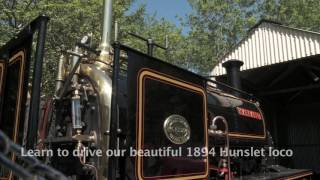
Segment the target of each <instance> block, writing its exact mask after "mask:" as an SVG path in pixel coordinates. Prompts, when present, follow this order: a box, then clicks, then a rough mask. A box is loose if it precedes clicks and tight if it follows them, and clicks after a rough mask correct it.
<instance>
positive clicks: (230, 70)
mask: <svg viewBox="0 0 320 180" xmlns="http://www.w3.org/2000/svg"><path fill="white" fill-rule="evenodd" d="M242 65H243V62H242V61H239V60H236V59H232V60H229V61H226V62H224V63H223V64H222V66H223V67H224V68H225V69H226V71H227V79H228V82H229V85H231V86H232V87H234V88H236V89H240V90H241V89H242V87H241V79H240V67H241V66H242ZM235 95H238V94H237V93H236V92H235Z"/></svg>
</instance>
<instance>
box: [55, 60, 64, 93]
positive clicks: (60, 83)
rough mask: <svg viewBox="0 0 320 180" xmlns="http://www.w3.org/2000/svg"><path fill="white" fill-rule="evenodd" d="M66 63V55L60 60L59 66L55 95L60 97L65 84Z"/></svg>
mask: <svg viewBox="0 0 320 180" xmlns="http://www.w3.org/2000/svg"><path fill="white" fill-rule="evenodd" d="M65 63H66V58H65V56H64V55H61V56H60V59H59V65H58V74H57V78H56V91H55V95H56V96H58V94H59V91H60V89H61V88H62V86H63V83H64V76H65V66H64V65H65Z"/></svg>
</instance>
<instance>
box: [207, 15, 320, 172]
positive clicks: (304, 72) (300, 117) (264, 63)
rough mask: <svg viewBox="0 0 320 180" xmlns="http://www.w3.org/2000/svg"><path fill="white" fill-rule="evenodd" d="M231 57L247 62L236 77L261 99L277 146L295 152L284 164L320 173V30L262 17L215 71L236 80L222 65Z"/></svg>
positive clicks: (219, 77)
mask: <svg viewBox="0 0 320 180" xmlns="http://www.w3.org/2000/svg"><path fill="white" fill-rule="evenodd" d="M232 60H240V61H242V62H243V65H242V66H241V68H240V69H241V71H240V72H239V73H238V74H237V75H236V76H237V77H236V79H239V80H240V82H241V88H242V90H245V91H247V92H249V93H252V94H254V95H255V96H256V97H257V98H258V99H259V100H260V103H261V107H262V110H263V111H264V113H265V116H266V123H267V128H268V129H269V131H270V133H271V135H272V136H273V140H274V143H275V146H276V147H277V148H285V149H292V150H293V152H294V155H293V156H292V157H285V158H279V164H282V165H285V166H289V167H291V168H302V169H303V168H305V169H306V168H308V169H309V168H310V169H313V170H314V172H315V173H316V174H320V33H319V32H312V31H306V30H302V29H296V28H291V27H288V26H284V25H282V24H280V23H276V22H271V21H261V22H259V23H258V24H257V25H256V26H254V27H253V28H252V29H251V30H250V31H249V32H248V34H247V36H246V37H245V38H244V39H242V40H241V41H240V42H239V43H238V44H237V45H236V46H235V47H234V48H232V49H231V50H230V51H229V52H228V53H226V54H225V55H224V56H223V57H221V58H220V60H219V64H217V65H216V67H215V68H214V69H213V70H212V72H211V75H212V76H213V77H214V78H215V79H216V80H218V81H222V82H226V83H229V82H232V80H230V78H229V77H230V76H229V75H228V76H227V74H226V69H225V68H224V67H223V64H227V63H226V62H229V61H232ZM229 64H230V63H229ZM231 85H232V84H231Z"/></svg>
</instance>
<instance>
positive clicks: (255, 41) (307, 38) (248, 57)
mask: <svg viewBox="0 0 320 180" xmlns="http://www.w3.org/2000/svg"><path fill="white" fill-rule="evenodd" d="M317 54H320V33H317V32H310V31H304V30H300V29H295V28H290V27H287V26H283V25H279V24H273V23H267V22H263V23H261V24H260V25H259V26H258V27H256V28H255V29H253V30H252V31H251V32H250V33H249V34H248V36H247V38H245V39H243V40H242V41H241V42H240V43H238V45H237V46H236V47H235V48H234V49H232V50H231V51H230V52H229V53H227V54H226V55H225V56H223V57H222V58H221V59H220V63H219V64H218V65H217V66H216V67H215V68H214V69H213V70H212V72H211V74H212V75H216V76H217V75H222V74H225V73H226V71H225V69H224V68H223V67H222V63H223V62H225V61H227V60H230V59H238V60H241V61H243V62H244V65H243V66H242V67H241V70H247V69H253V68H257V67H261V66H266V65H271V64H276V63H281V62H285V61H290V60H294V59H299V58H303V57H308V56H312V55H317Z"/></svg>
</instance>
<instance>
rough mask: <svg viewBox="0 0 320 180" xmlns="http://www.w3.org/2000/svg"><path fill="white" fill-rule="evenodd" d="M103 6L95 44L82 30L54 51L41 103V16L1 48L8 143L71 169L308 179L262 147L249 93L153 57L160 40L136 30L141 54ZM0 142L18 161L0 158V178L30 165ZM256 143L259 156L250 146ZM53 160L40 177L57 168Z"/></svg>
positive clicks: (96, 174)
mask: <svg viewBox="0 0 320 180" xmlns="http://www.w3.org/2000/svg"><path fill="white" fill-rule="evenodd" d="M104 11H105V12H104V23H103V35H102V43H101V45H100V47H99V48H98V50H96V49H95V48H92V47H91V46H90V44H91V43H90V35H87V36H84V37H83V38H82V39H81V41H80V42H79V43H77V44H76V47H75V48H74V49H73V50H68V51H65V52H64V53H62V55H61V57H60V60H59V65H58V67H57V69H58V74H57V78H56V89H55V96H54V97H53V98H50V99H49V100H47V101H45V102H44V103H43V108H42V110H41V113H39V111H40V104H39V103H40V81H41V65H42V59H43V53H44V40H45V29H46V22H47V20H48V19H47V18H46V17H43V16H41V17H39V18H38V19H37V20H35V21H33V22H32V23H31V24H30V25H28V26H27V27H26V28H25V29H24V30H23V31H22V32H21V33H20V34H19V35H18V36H17V38H16V39H14V40H12V41H10V42H9V43H8V44H7V45H5V46H4V47H2V48H1V50H0V53H1V54H2V57H1V61H0V75H1V76H0V80H1V81H0V82H1V83H0V95H1V98H0V99H1V101H0V102H1V103H0V115H1V119H0V124H1V126H0V128H1V131H3V132H4V133H5V134H6V135H7V136H9V137H10V138H11V140H12V141H13V143H18V144H22V146H23V147H24V148H26V149H31V150H32V149H33V150H48V149H50V150H52V152H54V153H53V154H52V155H51V156H44V157H40V158H41V160H42V161H43V163H44V164H46V166H49V167H47V169H50V168H55V169H56V170H58V171H59V172H61V173H62V174H63V176H66V177H70V178H72V179H98V180H105V179H109V180H116V179H123V180H131V179H138V180H142V179H172V180H183V179H230V180H231V179H311V175H312V172H311V171H309V170H296V169H289V168H285V167H282V166H278V165H276V161H275V160H274V157H273V156H266V155H261V153H262V152H264V153H265V154H267V153H269V151H271V150H272V149H270V147H272V146H273V144H272V137H271V136H270V134H269V133H268V131H267V129H266V125H265V119H264V116H263V112H262V110H261V109H260V107H259V103H258V101H257V100H255V98H254V97H252V96H251V95H249V94H248V93H245V92H243V91H241V90H239V89H237V88H234V87H231V86H229V85H226V84H223V83H220V82H217V81H213V80H210V79H207V78H204V77H202V76H199V75H197V74H194V73H192V72H189V71H187V70H184V69H181V68H179V67H177V66H174V65H172V64H169V63H167V62H165V61H162V60H160V59H157V58H155V57H153V56H152V52H153V48H157V47H158V48H163V49H165V47H163V46H161V45H159V44H156V43H154V42H153V41H151V40H150V39H144V38H142V37H139V36H136V37H139V38H140V39H142V40H146V42H147V47H148V54H145V53H142V52H140V51H138V50H136V49H133V48H131V47H128V46H126V45H124V44H121V43H120V42H118V41H117V38H115V41H114V42H113V43H111V37H110V35H111V24H112V23H111V22H112V16H111V14H112V13H111V12H112V1H111V0H106V1H105V6H104ZM117 29H118V28H117V25H115V34H116V35H117V34H118V33H117V31H118V30H117ZM35 31H38V36H39V37H38V39H37V50H36V53H35V55H34V58H35V60H34V61H31V49H32V48H31V44H32V41H31V40H32V36H33V33H34V32H35ZM30 62H33V63H34V64H33V66H32V69H33V70H32V72H33V75H32V83H31V81H30V79H29V78H28V77H29V71H30V69H28V67H29V66H30ZM29 81H30V82H29ZM29 83H30V84H32V87H31V89H29V90H28V84H29ZM226 90H227V91H231V92H233V93H227V91H226ZM1 137H2V136H1ZM6 141H7V140H6ZM8 142H9V141H8ZM4 144H6V143H4ZM7 146H8V145H6V147H7ZM0 147H1V149H0V150H1V154H0V155H1V157H2V158H8V159H11V161H12V162H15V163H17V164H20V165H21V167H20V166H19V168H17V167H16V165H15V164H8V163H7V164H5V165H1V168H0V170H1V171H0V173H1V174H0V176H1V179H14V178H15V176H22V175H25V174H23V173H22V174H21V173H19V172H21V171H24V170H28V169H29V170H32V171H31V172H33V173H35V172H36V170H35V169H34V166H32V165H30V164H25V163H21V162H20V161H21V159H22V160H23V158H21V157H20V155H21V154H19V153H17V151H14V152H13V153H11V154H10V153H8V151H9V150H10V147H11V146H8V147H9V148H7V149H6V151H2V150H3V148H2V144H1V143H0ZM11 149H12V148H11ZM61 151H62V152H61ZM258 151H259V152H261V153H260V156H254V155H252V153H251V152H258ZM5 152H6V153H5ZM64 152H68V153H64ZM233 152H239V153H233ZM235 154H236V155H235ZM17 157H20V158H17ZM3 162H4V161H3V159H0V164H4V163H3ZM37 163H38V161H37ZM41 167H42V166H41ZM56 170H54V171H53V170H51V171H49V170H48V172H47V173H46V174H40V175H39V174H38V177H42V178H43V177H44V178H47V179H54V178H55V177H60V178H61V177H62V176H60V175H61V174H60V173H57V171H56ZM50 173H51V176H50ZM52 173H53V174H54V175H55V176H52Z"/></svg>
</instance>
